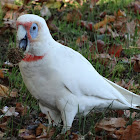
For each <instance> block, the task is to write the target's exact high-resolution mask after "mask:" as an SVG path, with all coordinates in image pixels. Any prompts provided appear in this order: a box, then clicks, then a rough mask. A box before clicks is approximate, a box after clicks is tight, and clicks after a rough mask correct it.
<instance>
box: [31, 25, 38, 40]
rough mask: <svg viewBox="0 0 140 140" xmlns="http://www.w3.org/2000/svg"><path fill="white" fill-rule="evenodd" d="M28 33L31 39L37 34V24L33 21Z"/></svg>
mask: <svg viewBox="0 0 140 140" xmlns="http://www.w3.org/2000/svg"><path fill="white" fill-rule="evenodd" d="M30 35H31V37H32V38H33V39H35V38H36V37H37V35H38V25H37V24H36V23H33V24H32V26H31V28H30Z"/></svg>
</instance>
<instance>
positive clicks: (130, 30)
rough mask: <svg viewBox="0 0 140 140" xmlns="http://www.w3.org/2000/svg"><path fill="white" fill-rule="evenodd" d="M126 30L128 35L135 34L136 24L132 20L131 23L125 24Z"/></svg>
mask: <svg viewBox="0 0 140 140" xmlns="http://www.w3.org/2000/svg"><path fill="white" fill-rule="evenodd" d="M126 28H127V33H128V34H130V35H134V33H135V28H136V23H135V21H134V20H132V21H131V22H127V23H126Z"/></svg>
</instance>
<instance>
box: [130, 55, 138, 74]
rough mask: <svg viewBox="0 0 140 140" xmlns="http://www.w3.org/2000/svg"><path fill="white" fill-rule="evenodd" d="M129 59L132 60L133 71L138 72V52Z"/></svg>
mask: <svg viewBox="0 0 140 140" xmlns="http://www.w3.org/2000/svg"><path fill="white" fill-rule="evenodd" d="M131 60H132V61H134V71H135V72H140V54H138V55H135V56H133V57H132V58H131Z"/></svg>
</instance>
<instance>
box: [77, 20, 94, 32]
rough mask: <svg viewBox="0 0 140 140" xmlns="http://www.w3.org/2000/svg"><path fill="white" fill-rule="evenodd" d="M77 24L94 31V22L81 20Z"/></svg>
mask: <svg viewBox="0 0 140 140" xmlns="http://www.w3.org/2000/svg"><path fill="white" fill-rule="evenodd" d="M77 24H78V25H80V26H82V27H85V28H86V29H88V30H90V31H92V30H93V23H92V22H88V21H84V20H80V22H78V23H77Z"/></svg>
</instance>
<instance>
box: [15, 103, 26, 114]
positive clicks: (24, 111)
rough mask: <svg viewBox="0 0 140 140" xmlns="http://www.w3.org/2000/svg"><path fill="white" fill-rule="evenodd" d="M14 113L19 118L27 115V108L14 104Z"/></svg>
mask: <svg viewBox="0 0 140 140" xmlns="http://www.w3.org/2000/svg"><path fill="white" fill-rule="evenodd" d="M15 111H16V112H18V113H19V114H20V115H21V116H24V115H26V114H27V107H25V106H23V105H22V104H21V103H16V108H15Z"/></svg>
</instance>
